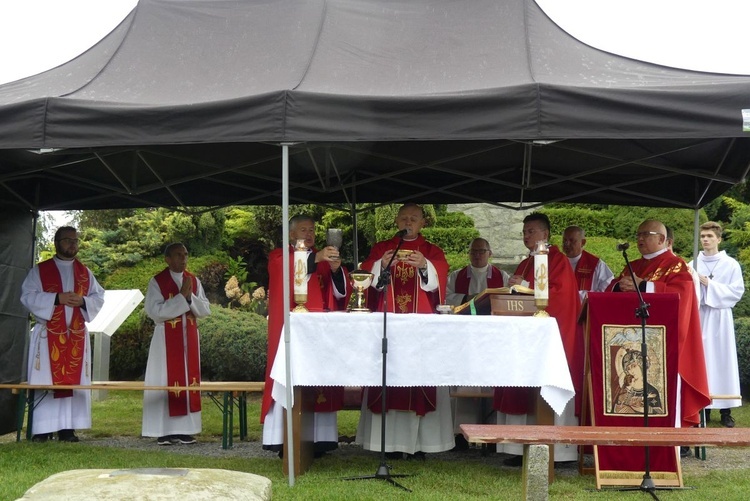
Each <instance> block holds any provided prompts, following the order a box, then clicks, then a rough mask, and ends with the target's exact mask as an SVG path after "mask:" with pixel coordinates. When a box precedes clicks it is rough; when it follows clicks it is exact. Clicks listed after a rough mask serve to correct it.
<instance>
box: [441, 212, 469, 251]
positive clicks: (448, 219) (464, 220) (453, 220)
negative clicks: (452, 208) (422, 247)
mask: <svg viewBox="0 0 750 501" xmlns="http://www.w3.org/2000/svg"><path fill="white" fill-rule="evenodd" d="M434 226H435V228H474V218H472V217H471V216H468V215H466V214H464V213H463V212H444V213H440V214H439V215H438V217H437V221H435V225H434ZM467 247H468V245H467Z"/></svg>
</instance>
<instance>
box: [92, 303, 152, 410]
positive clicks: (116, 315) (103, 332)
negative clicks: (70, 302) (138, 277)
mask: <svg viewBox="0 0 750 501" xmlns="http://www.w3.org/2000/svg"><path fill="white" fill-rule="evenodd" d="M141 301H143V293H142V292H141V291H140V290H138V289H132V290H117V291H104V306H102V309H101V310H100V311H99V314H98V315H97V316H96V318H95V319H94V320H93V321H91V322H88V323H86V327H88V329H89V334H92V333H93V334H94V371H93V378H92V381H109V344H110V340H111V338H112V335H113V334H114V333H115V331H116V330H117V328H118V327H120V325H122V323H123V322H124V321H125V319H126V318H128V316H129V315H130V314H131V313H133V310H135V307H136V306H138V303H140V302H141ZM91 396H92V398H93V399H94V400H95V401H100V400H104V399H105V398H107V390H92V395H91Z"/></svg>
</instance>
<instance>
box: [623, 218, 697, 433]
mask: <svg viewBox="0 0 750 501" xmlns="http://www.w3.org/2000/svg"><path fill="white" fill-rule="evenodd" d="M636 236H637V238H638V252H640V253H641V255H642V256H643V257H642V258H641V259H638V260H636V261H633V262H632V263H631V265H632V267H633V273H634V274H635V283H634V282H633V279H632V278H631V277H630V273H629V271H628V268H627V267H625V268H624V269H623V270H622V273H620V275H619V277H618V278H616V279H615V280H614V281H613V282H612V283H611V284H610V286H609V290H611V291H613V292H634V291H635V288H636V287H638V289H639V290H641V291H642V292H676V293H678V294H679V295H680V307H679V319H678V320H679V326H678V344H677V346H678V350H679V353H678V357H677V366H678V367H677V371H678V373H679V376H680V379H681V381H682V384H681V389H680V395H679V396H680V404H679V405H680V416H681V424H682V426H683V427H689V426H694V425H696V424H698V423H699V422H700V416H699V413H700V410H701V409H703V408H704V407H706V406H707V405H709V404H710V403H711V399H710V398H709V392H708V377H707V376H706V361H705V358H704V356H703V340H702V336H701V325H700V316H699V314H698V306H697V298H696V294H695V286H694V283H693V278H692V276H691V274H690V271H689V270H688V267H687V264H686V263H685V261H683V260H682V258H680V257H678V256H675V255H674V254H673V253H672V251H670V250H669V249H668V248H667V230H666V228H665V227H664V225H663V224H662V223H661V222H659V221H655V220H646V221H644V222H643V223H641V225H640V226H639V227H638V233H637V234H636Z"/></svg>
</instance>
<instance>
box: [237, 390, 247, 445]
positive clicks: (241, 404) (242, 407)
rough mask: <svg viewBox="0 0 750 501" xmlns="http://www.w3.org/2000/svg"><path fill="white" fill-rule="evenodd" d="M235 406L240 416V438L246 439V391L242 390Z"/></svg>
mask: <svg viewBox="0 0 750 501" xmlns="http://www.w3.org/2000/svg"><path fill="white" fill-rule="evenodd" d="M237 398H238V400H237V407H238V410H239V415H240V416H239V417H240V440H241V441H244V440H246V439H247V393H246V392H244V391H242V392H240V393H239V396H238V397H237Z"/></svg>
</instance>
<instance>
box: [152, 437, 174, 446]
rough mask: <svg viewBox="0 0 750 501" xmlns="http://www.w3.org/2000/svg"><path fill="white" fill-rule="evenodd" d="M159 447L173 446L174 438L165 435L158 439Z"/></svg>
mask: <svg viewBox="0 0 750 501" xmlns="http://www.w3.org/2000/svg"><path fill="white" fill-rule="evenodd" d="M156 443H157V444H158V445H172V444H174V443H175V442H174V437H173V436H172V435H165V436H163V437H159V438H157V439H156Z"/></svg>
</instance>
